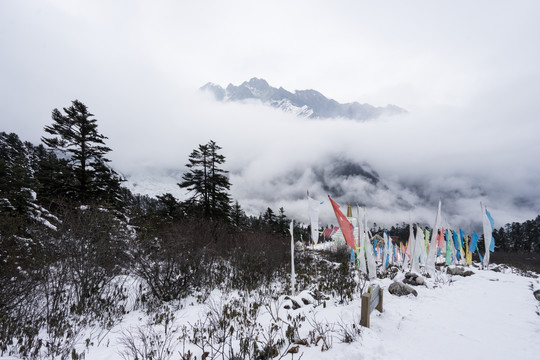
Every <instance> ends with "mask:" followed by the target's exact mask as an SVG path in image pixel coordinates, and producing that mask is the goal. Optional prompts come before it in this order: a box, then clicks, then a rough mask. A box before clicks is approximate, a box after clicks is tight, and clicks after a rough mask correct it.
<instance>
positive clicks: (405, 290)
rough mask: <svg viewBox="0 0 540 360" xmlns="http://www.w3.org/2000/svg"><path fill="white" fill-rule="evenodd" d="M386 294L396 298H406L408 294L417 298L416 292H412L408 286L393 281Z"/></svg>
mask: <svg viewBox="0 0 540 360" xmlns="http://www.w3.org/2000/svg"><path fill="white" fill-rule="evenodd" d="M388 292H389V293H390V294H392V295H396V296H406V295H409V294H413V295H414V296H418V293H417V292H416V290H414V289H413V288H412V287H410V286H409V285H405V284H404V283H402V282H399V281H394V282H393V283H392V284H390V286H389V287H388Z"/></svg>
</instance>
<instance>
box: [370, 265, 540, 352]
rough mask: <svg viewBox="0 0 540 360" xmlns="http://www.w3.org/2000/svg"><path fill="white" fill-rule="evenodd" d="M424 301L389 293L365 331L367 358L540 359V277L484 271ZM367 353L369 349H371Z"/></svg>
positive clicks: (424, 293)
mask: <svg viewBox="0 0 540 360" xmlns="http://www.w3.org/2000/svg"><path fill="white" fill-rule="evenodd" d="M454 280H455V282H453V283H452V284H451V285H446V286H443V287H442V288H435V289H427V288H418V289H417V290H418V293H419V294H418V298H407V299H404V298H397V297H394V296H392V295H390V294H389V293H386V298H385V313H384V314H382V315H381V316H379V317H377V316H376V317H375V318H374V319H373V320H372V328H371V330H367V331H365V332H364V339H363V345H364V349H363V350H364V351H362V353H363V354H364V355H366V356H365V358H366V359H370V358H373V359H379V358H380V359H413V358H414V359H433V358H436V359H471V358H476V359H540V316H538V315H537V314H536V313H535V311H536V306H537V305H538V302H537V301H536V300H535V299H534V297H533V295H532V291H531V289H530V287H529V286H530V284H531V282H533V281H534V282H537V281H538V280H537V279H530V278H524V277H520V276H516V275H513V274H501V273H496V272H492V271H489V272H484V271H479V272H477V274H475V275H474V276H472V277H468V278H462V277H459V276H455V277H454ZM370 348H371V350H369V351H367V352H365V350H366V349H370Z"/></svg>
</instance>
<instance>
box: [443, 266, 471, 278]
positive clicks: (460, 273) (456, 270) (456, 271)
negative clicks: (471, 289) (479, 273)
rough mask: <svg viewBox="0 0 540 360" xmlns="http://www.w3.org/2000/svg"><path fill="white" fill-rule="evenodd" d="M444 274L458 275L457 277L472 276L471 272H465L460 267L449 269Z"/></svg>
mask: <svg viewBox="0 0 540 360" xmlns="http://www.w3.org/2000/svg"><path fill="white" fill-rule="evenodd" d="M446 273H447V274H450V275H458V276H471V275H474V272H473V271H471V270H467V271H465V269H463V268H462V267H455V268H451V267H449V268H448V269H447V270H446Z"/></svg>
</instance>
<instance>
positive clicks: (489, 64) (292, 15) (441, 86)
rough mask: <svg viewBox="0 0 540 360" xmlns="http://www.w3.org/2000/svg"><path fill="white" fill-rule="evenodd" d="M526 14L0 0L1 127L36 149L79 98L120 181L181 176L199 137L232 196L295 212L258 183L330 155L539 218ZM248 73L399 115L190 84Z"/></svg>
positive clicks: (463, 6)
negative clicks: (329, 110)
mask: <svg viewBox="0 0 540 360" xmlns="http://www.w3.org/2000/svg"><path fill="white" fill-rule="evenodd" d="M538 14H540V2H538V1H519V0H518V1H487V0H486V1H456V0H453V1H427V0H426V1H406V2H405V1H313V0H310V1H276V0H274V1H73V0H65V1H63V0H50V1H47V0H39V1H25V0H16V1H15V0H3V1H0V49H1V56H0V121H1V129H0V130H2V131H7V132H15V133H17V134H19V136H20V137H21V138H23V139H24V140H29V141H32V142H34V143H38V142H39V138H40V137H41V136H43V135H44V131H43V127H44V126H45V125H49V124H50V123H51V116H50V114H51V110H52V109H54V108H62V107H67V106H70V104H71V101H72V100H74V99H79V100H80V101H82V102H83V103H85V104H86V105H87V106H88V107H89V110H90V111H91V112H92V113H94V114H95V115H96V118H97V119H98V126H99V130H100V132H101V133H103V134H104V135H105V136H107V137H108V138H109V139H108V142H107V145H109V146H110V147H111V148H112V149H113V152H112V153H111V154H110V158H111V159H112V160H113V165H114V167H115V168H117V169H119V170H120V171H122V172H124V173H126V174H131V173H135V172H138V171H139V172H144V171H147V170H148V168H152V169H153V171H154V173H155V174H157V173H159V172H160V169H177V170H178V171H181V168H182V167H183V165H184V164H185V163H186V162H187V157H188V155H189V153H190V152H191V150H192V149H194V148H195V147H197V145H198V144H203V143H207V142H208V140H210V139H213V140H215V141H216V142H217V143H218V144H219V145H221V146H222V147H223V152H224V154H225V155H226V156H227V165H228V167H229V169H230V170H231V173H232V175H231V180H232V182H233V189H232V191H233V195H234V196H235V197H236V198H239V199H241V204H242V201H245V202H246V203H249V204H251V205H249V206H256V205H255V204H258V206H261V207H263V208H266V207H267V206H266V205H269V206H277V207H279V206H284V207H285V209H286V210H288V209H290V210H289V211H290V213H291V214H295V215H299V214H300V213H301V212H302V211H303V209H304V207H305V206H307V205H306V204H304V203H301V202H299V201H297V202H291V201H289V202H284V201H282V202H280V201H279V199H276V198H275V196H276V193H277V194H279V193H280V191H283V193H284V198H285V197H286V195H287V194H288V190H287V189H284V188H282V187H281V188H277V189H276V188H272V184H270V183H269V182H268V181H267V180H268V179H270V178H273V177H276V176H278V175H279V174H286V173H287V172H288V171H289V170H291V169H296V170H298V169H302V168H305V166H306V164H313V163H316V162H317V159H322V158H325V157H327V156H328V154H329V153H334V154H346V155H347V156H348V157H350V158H352V159H357V160H358V161H359V162H364V161H365V162H368V163H369V164H370V165H371V166H372V167H373V168H374V169H375V170H376V171H377V172H378V173H379V174H380V175H381V177H382V178H384V179H387V180H388V181H389V182H390V184H401V185H403V184H413V185H418V184H421V186H422V187H425V188H426V189H429V190H430V191H432V192H434V193H436V192H437V191H442V190H444V191H451V190H452V189H453V188H456V189H457V190H459V191H460V192H461V193H463V194H464V195H466V196H468V200H469V201H466V200H467V199H464V202H463V205H462V206H463V214H464V215H463V216H475V215H473V214H478V213H479V205H478V202H477V200H482V201H484V202H486V203H487V204H488V207H491V209H492V213H493V215H494V217H495V219H496V222H497V224H496V225H497V226H502V225H504V223H506V222H509V221H524V220H527V219H530V218H533V217H536V215H538V214H539V213H540V189H539V184H540V166H539V165H538V158H539V156H540V144H539V140H540V118H539V116H540V66H539V64H540V41H538V34H540V22H539V21H538ZM252 77H259V78H264V79H266V80H267V81H268V82H269V83H270V85H272V86H275V87H279V86H282V87H284V88H286V89H288V90H290V91H293V90H296V89H315V90H318V91H319V92H321V93H323V94H324V95H326V96H327V97H329V98H333V99H335V100H337V101H339V102H352V101H358V102H360V103H370V104H372V105H375V106H384V105H386V104H389V103H391V104H395V105H398V106H400V107H403V108H405V109H407V110H408V111H409V114H408V115H405V116H398V117H393V118H388V119H378V120H375V121H371V122H368V123H357V122H353V121H344V120H330V121H321V120H320V121H308V120H303V119H296V118H293V117H292V116H291V115H287V114H282V113H279V112H278V111H276V110H273V109H268V108H265V107H263V106H261V105H257V104H247V105H245V104H220V103H215V102H213V101H212V100H211V99H208V98H206V97H204V96H203V95H201V94H200V93H199V92H198V88H199V87H200V86H202V85H204V84H205V83H207V82H214V83H217V84H219V85H221V86H226V85H227V84H229V83H233V84H235V85H238V84H240V83H241V82H243V81H246V80H249V79H250V78H252ZM156 176H157V175H156ZM304 180H305V183H303V182H302V181H304ZM298 183H299V184H301V185H302V186H304V185H305V186H310V184H309V180H306V179H304V178H301V179H298ZM401 185H399V186H401ZM171 186H172V187H173V188H174V187H175V183H174V182H173V183H172V184H171ZM396 186H398V185H396ZM252 188H257V189H259V191H258V192H254V191H253V189H252ZM265 189H266V190H268V191H272V199H273V200H272V202H271V203H265V199H266V196H265V194H266V193H265ZM253 194H256V196H258V198H257V199H254V198H253V196H255V195H253ZM316 195H317V196H319V197H325V196H326V194H322V193H319V194H316ZM434 196H435V197H436V195H434ZM250 197H251V198H250ZM321 200H322V199H321ZM351 201H353V202H354V201H358V202H361V199H360V200H354V199H351ZM443 201H444V200H443ZM246 206H247V207H249V206H248V205H246ZM425 206H426V208H427V209H432V210H433V215H429V216H433V217H434V213H435V210H436V206H437V204H436V203H430V204H425ZM274 209H275V210H276V208H274ZM443 210H444V207H443ZM454 210H456V209H454ZM475 211H476V213H475ZM420 212H422V214H424V215H425V213H426V211H425V210H422V211H420V210H419V213H420ZM394 215H395V216H394V217H392V218H391V219H389V220H388V222H390V224H392V223H393V222H395V221H405V222H407V221H409V220H410V219H409V218H410V217H413V219H412V220H413V221H414V220H415V219H414V217H415V216H416V214H413V215H411V214H408V215H407V216H408V217H409V218H403V219H401V220H400V218H399V216H405V214H397V215H396V214H394ZM424 215H422V216H424ZM385 216H386V215H385V214H378V215H376V216H374V217H377V220H378V221H379V222H384V220H385ZM419 216H420V215H419ZM457 219H459V218H455V219H454V220H453V221H457ZM479 220H480V219H478V221H479Z"/></svg>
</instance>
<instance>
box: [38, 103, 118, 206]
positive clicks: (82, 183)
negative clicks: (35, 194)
mask: <svg viewBox="0 0 540 360" xmlns="http://www.w3.org/2000/svg"><path fill="white" fill-rule="evenodd" d="M63 110H64V112H65V115H64V114H62V113H61V112H60V111H59V110H58V109H54V110H53V111H52V120H53V124H52V125H50V126H45V131H46V132H47V133H49V134H51V135H52V137H42V138H41V140H42V141H43V143H44V144H45V145H47V146H48V147H49V148H51V149H53V150H55V151H58V152H60V153H62V154H63V157H64V158H65V159H66V161H67V165H68V166H67V168H63V169H60V168H58V167H54V168H53V169H51V171H56V172H58V171H60V172H62V174H64V175H66V176H55V177H52V176H51V179H55V180H57V182H58V183H57V184H56V185H57V187H59V188H60V189H62V190H63V192H64V194H66V195H67V196H68V198H71V199H72V200H75V201H78V202H81V203H86V202H97V203H100V204H111V205H112V204H117V203H118V201H119V199H120V183H121V181H122V179H121V178H120V176H119V175H118V174H117V173H116V172H115V171H114V170H112V169H111V168H110V167H109V166H108V165H107V163H108V162H110V160H109V159H107V158H106V157H105V156H106V154H107V153H109V152H110V151H111V149H110V148H109V147H107V146H105V141H104V140H105V139H107V137H105V136H103V135H102V134H100V133H99V132H98V130H97V120H96V119H94V118H93V116H94V115H93V114H91V113H90V112H88V108H87V107H86V105H84V104H83V103H82V102H80V101H79V100H74V101H72V106H70V107H68V108H63ZM57 165H58V164H57ZM67 169H69V170H70V171H67Z"/></svg>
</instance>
